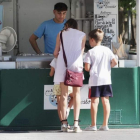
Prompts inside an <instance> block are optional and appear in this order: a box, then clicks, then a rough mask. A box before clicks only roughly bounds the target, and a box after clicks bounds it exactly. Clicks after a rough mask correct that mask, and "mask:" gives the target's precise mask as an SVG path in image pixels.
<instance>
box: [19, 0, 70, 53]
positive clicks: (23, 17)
mask: <svg viewBox="0 0 140 140" xmlns="http://www.w3.org/2000/svg"><path fill="white" fill-rule="evenodd" d="M57 2H64V3H66V4H67V5H68V7H70V6H69V5H70V4H69V0H60V1H59V0H19V47H20V52H23V53H35V52H34V50H33V49H32V47H31V45H30V43H29V37H30V36H31V35H32V34H33V32H34V31H35V30H36V29H37V28H38V26H39V25H40V24H41V23H42V22H43V21H45V20H49V19H51V18H53V17H54V15H53V8H54V5H55V4H56V3H57ZM69 11H70V9H69V10H68V13H67V19H68V18H69V17H70V12H69ZM38 45H39V48H40V49H41V51H42V52H44V40H43V37H42V39H38Z"/></svg>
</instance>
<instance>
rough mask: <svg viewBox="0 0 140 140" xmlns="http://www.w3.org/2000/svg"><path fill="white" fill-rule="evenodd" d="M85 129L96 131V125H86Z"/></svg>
mask: <svg viewBox="0 0 140 140" xmlns="http://www.w3.org/2000/svg"><path fill="white" fill-rule="evenodd" d="M85 131H97V127H96V126H88V127H86V128H85Z"/></svg>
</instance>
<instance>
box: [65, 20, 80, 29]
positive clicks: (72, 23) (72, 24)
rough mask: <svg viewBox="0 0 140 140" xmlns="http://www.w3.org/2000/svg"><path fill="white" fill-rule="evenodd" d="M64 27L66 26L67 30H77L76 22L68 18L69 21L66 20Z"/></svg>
mask: <svg viewBox="0 0 140 140" xmlns="http://www.w3.org/2000/svg"><path fill="white" fill-rule="evenodd" d="M65 26H66V29H68V28H73V29H77V28H78V25H77V21H76V20H75V19H73V18H70V19H69V20H67V21H66V23H65Z"/></svg>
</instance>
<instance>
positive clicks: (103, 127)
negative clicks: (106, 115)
mask: <svg viewBox="0 0 140 140" xmlns="http://www.w3.org/2000/svg"><path fill="white" fill-rule="evenodd" d="M99 130H101V131H108V130H109V128H108V126H100V128H99Z"/></svg>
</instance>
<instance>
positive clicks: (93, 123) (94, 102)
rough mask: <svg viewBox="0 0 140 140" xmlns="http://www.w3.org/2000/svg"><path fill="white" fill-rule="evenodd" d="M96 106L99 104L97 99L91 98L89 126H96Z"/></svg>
mask: <svg viewBox="0 0 140 140" xmlns="http://www.w3.org/2000/svg"><path fill="white" fill-rule="evenodd" d="M98 104H99V98H98V97H92V98H91V126H96V118H97V111H98Z"/></svg>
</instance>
